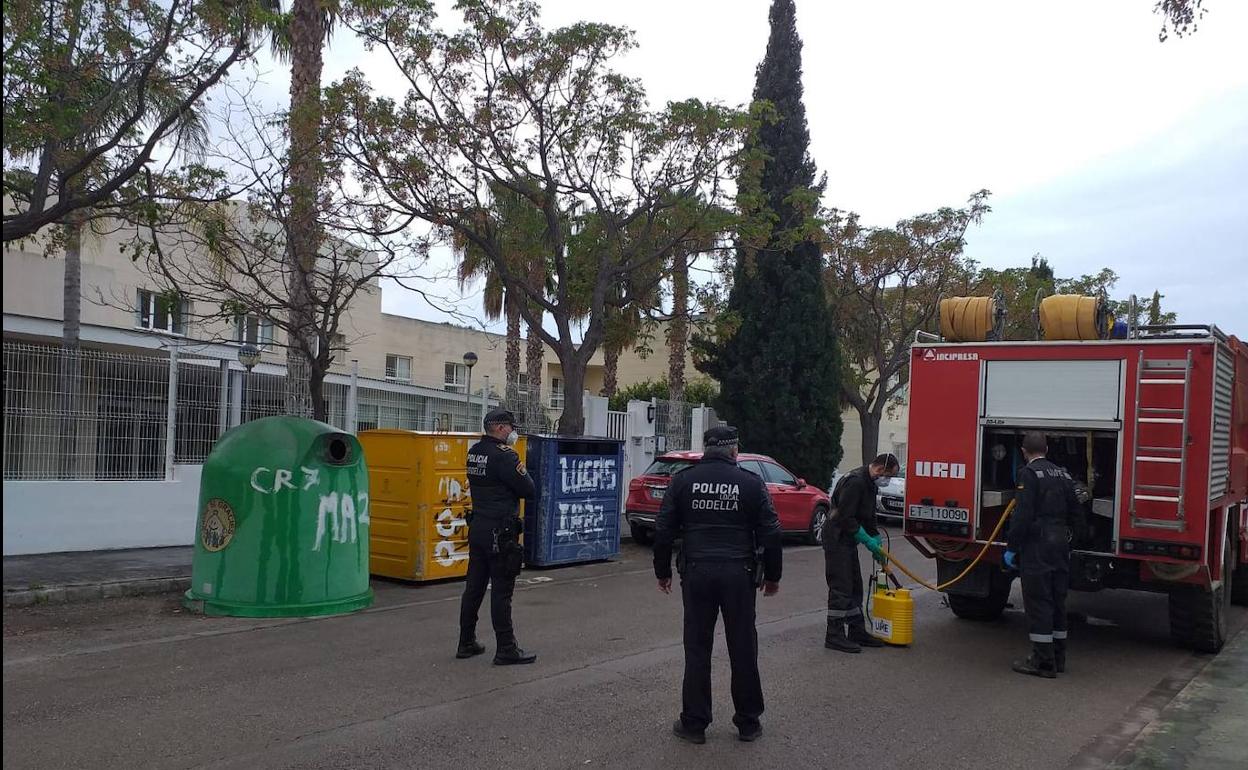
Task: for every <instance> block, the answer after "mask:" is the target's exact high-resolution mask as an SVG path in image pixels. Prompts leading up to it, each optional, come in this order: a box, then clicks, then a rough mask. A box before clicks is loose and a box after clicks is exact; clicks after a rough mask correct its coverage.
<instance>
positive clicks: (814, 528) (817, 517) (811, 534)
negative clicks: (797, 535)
mask: <svg viewBox="0 0 1248 770" xmlns="http://www.w3.org/2000/svg"><path fill="white" fill-rule="evenodd" d="M827 523H828V506H826V505H816V506H815V511H814V513H812V514H811V515H810V529H808V530H807V531H806V542H807V543H808V544H810V545H819V544H820V543H822V542H823V526H824V525H825V524H827Z"/></svg>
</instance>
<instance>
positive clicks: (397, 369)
mask: <svg viewBox="0 0 1248 770" xmlns="http://www.w3.org/2000/svg"><path fill="white" fill-rule="evenodd" d="M386 379H387V380H398V381H400V382H411V381H412V359H411V358H410V357H408V356H396V355H394V354H393V353H387V354H386Z"/></svg>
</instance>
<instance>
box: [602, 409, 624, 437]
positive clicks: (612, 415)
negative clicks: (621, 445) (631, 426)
mask: <svg viewBox="0 0 1248 770" xmlns="http://www.w3.org/2000/svg"><path fill="white" fill-rule="evenodd" d="M607 436H608V437H609V438H618V439H620V440H625V439H627V438H628V412H611V411H608V412H607Z"/></svg>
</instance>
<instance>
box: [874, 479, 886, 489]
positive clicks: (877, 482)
mask: <svg viewBox="0 0 1248 770" xmlns="http://www.w3.org/2000/svg"><path fill="white" fill-rule="evenodd" d="M888 479H889V477H888V476H880V477H879V478H877V479H876V480H875V485H876V486H877V487H879V488H880V489H884V488H885V487H887V486H888Z"/></svg>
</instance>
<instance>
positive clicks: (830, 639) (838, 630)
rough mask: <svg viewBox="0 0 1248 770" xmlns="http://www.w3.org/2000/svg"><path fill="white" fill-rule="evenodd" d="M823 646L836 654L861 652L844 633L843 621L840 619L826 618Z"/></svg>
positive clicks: (856, 644) (860, 648)
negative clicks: (826, 628) (836, 652)
mask: <svg viewBox="0 0 1248 770" xmlns="http://www.w3.org/2000/svg"><path fill="white" fill-rule="evenodd" d="M823 646H824V647H827V648H828V649H829V650H836V651H838V652H862V647H859V646H858V643H857V642H855V641H853V640H851V639H850V638H849V636H848V634H846V633H845V621H843V620H841V619H840V618H828V633H827V636H825V637H824V639H823Z"/></svg>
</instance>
